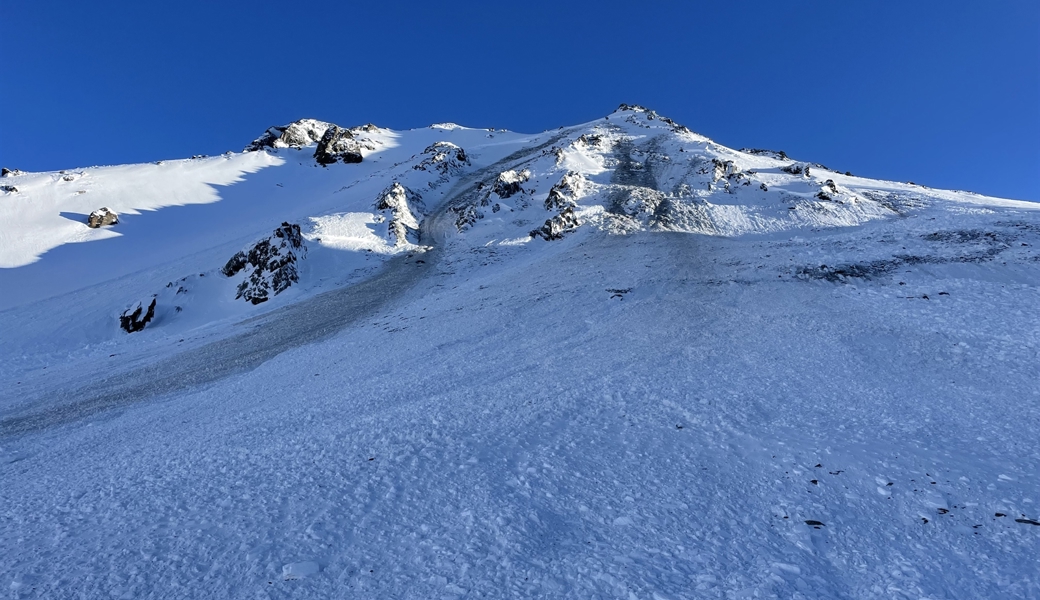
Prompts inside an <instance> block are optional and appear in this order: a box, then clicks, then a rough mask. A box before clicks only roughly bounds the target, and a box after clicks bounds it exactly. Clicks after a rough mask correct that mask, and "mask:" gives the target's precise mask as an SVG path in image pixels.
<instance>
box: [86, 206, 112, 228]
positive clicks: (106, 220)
mask: <svg viewBox="0 0 1040 600" xmlns="http://www.w3.org/2000/svg"><path fill="white" fill-rule="evenodd" d="M116 223H119V215H117V214H116V213H115V212H114V211H112V210H111V209H109V208H107V207H102V208H99V209H97V210H95V211H94V212H92V213H90V216H89V217H87V227H90V228H92V229H97V228H98V227H103V226H105V225H115V224H116Z"/></svg>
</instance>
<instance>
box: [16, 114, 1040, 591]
mask: <svg viewBox="0 0 1040 600" xmlns="http://www.w3.org/2000/svg"><path fill="white" fill-rule="evenodd" d="M331 127H334V125H333V124H330V123H325V122H322V121H313V120H305V121H301V122H297V123H296V124H290V125H287V126H284V127H277V128H272V129H270V130H268V132H267V133H266V134H264V135H263V136H261V137H260V138H258V139H257V141H256V142H254V143H253V144H252V145H250V146H249V151H246V152H243V153H237V154H236V153H229V154H227V155H223V156H219V157H212V158H195V159H190V160H185V161H172V160H171V161H166V162H164V163H163V164H144V165H128V166H120V167H97V168H86V169H72V170H69V171H67V172H63V173H32V174H15V175H8V176H5V177H4V179H3V183H4V185H5V186H9V187H11V188H16V190H17V191H4V192H2V193H0V216H3V217H4V220H3V221H2V225H0V265H2V266H3V267H5V268H3V269H0V288H2V289H3V294H2V295H0V339H2V340H3V342H4V343H3V344H2V345H0V522H2V524H3V526H2V527H0V555H2V556H3V557H4V561H3V563H2V566H0V595H5V596H7V597H12V598H79V597H89V598H95V597H132V598H145V597H154V598H199V597H205V598H245V597H257V596H260V597H271V598H301V597H314V598H327V597H359V598H434V597H436V598H471V597H472V598H483V597H490V598H505V597H573V598H597V597H604V598H614V597H618V598H675V599H678V598H701V597H705V598H714V597H725V598H828V599H829V598H1033V597H1037V596H1038V595H1040V571H1038V569H1037V566H1036V556H1038V555H1040V506H1038V503H1040V480H1038V473H1040V438H1038V436H1036V435H1035V432H1036V431H1037V430H1038V429H1040V417H1038V415H1040V410H1038V409H1040V383H1038V382H1040V316H1038V314H1037V310H1036V309H1037V307H1038V306H1040V287H1038V286H1040V205H1038V204H1036V203H1032V202H1025V201H1014V200H1003V199H995V198H988V197H984V196H980V195H977V194H972V193H968V192H952V191H943V190H933V189H930V188H926V187H923V186H919V185H914V184H909V183H898V182H886V181H877V180H871V179H866V178H861V177H856V176H854V175H852V174H851V173H848V172H838V171H831V170H829V169H827V168H826V167H824V166H822V165H818V164H815V163H812V162H806V161H800V160H795V159H792V158H790V157H788V156H787V155H786V154H784V153H782V152H779V151H767V150H752V149H746V150H744V151H737V150H732V149H729V148H725V147H723V146H720V145H718V144H716V143H714V142H712V141H711V140H709V139H707V138H705V137H703V136H700V135H698V134H695V133H693V132H691V131H690V130H688V129H687V128H685V127H683V126H682V125H679V124H676V123H674V122H672V121H670V120H668V119H666V118H663V117H661V116H660V115H657V114H656V113H653V112H652V111H649V110H647V109H644V108H641V107H632V106H624V105H623V106H622V107H621V108H620V109H619V110H618V111H616V112H614V113H612V114H610V115H608V116H607V117H605V118H603V119H600V120H597V121H594V122H591V123H586V124H583V125H579V126H575V127H570V128H563V129H560V130H552V131H547V132H544V133H541V134H536V135H526V134H517V133H512V132H506V131H500V130H485V129H468V128H465V127H460V126H458V125H454V124H439V125H434V126H431V127H428V128H423V129H417V130H411V131H400V132H395V131H390V130H387V129H382V128H378V127H375V126H371V125H369V126H364V127H356V128H351V129H342V128H340V129H337V130H336V131H339V132H340V137H341V138H343V139H347V140H348V141H350V142H351V143H350V144H349V145H350V148H351V149H352V150H351V152H353V149H359V152H360V155H361V157H362V158H361V162H350V163H347V164H345V163H344V162H343V161H339V162H334V163H331V164H327V165H325V166H323V165H322V164H321V163H320V162H319V160H317V158H316V156H315V154H316V149H317V144H318V143H319V142H320V141H321V139H322V137H323V136H325V134H326V132H327V131H329V130H330V128H331ZM343 132H349V135H347V134H346V133H343ZM351 160H353V158H352V159H351ZM69 175H71V176H72V179H71V180H69V179H67V176H69ZM5 189H7V188H5ZM80 190H83V191H84V193H79V192H80ZM101 207H107V208H109V209H111V210H112V211H114V212H115V213H116V214H118V217H119V219H118V223H114V224H111V225H105V226H103V227H101V228H98V229H90V228H88V227H87V225H86V221H87V215H88V214H89V213H90V212H92V211H94V210H97V209H99V208H101ZM283 223H284V225H283ZM297 226H298V227H299V230H298V231H299V232H300V239H299V240H296V239H295V237H294V238H293V240H294V241H293V243H294V244H297V243H298V244H299V248H297V247H296V246H293V252H294V260H293V261H292V268H293V272H292V274H293V276H294V279H293V280H292V281H291V282H290V283H291V284H286V285H284V286H283V285H282V284H283V283H285V282H286V281H288V280H287V279H285V278H284V277H282V276H280V275H279V276H278V277H280V279H278V281H279V282H280V283H279V284H278V285H275V283H273V282H274V280H275V279H276V278H277V277H275V276H274V275H271V277H270V282H269V283H268V284H267V285H268V288H267V289H268V292H269V293H267V295H266V296H265V298H264V300H263V301H262V302H259V303H257V304H255V305H254V304H253V303H251V302H246V301H244V300H243V299H242V298H236V294H239V291H240V285H241V283H242V281H243V277H245V276H246V275H243V273H245V271H242V272H239V271H235V270H234V269H231V271H235V272H234V275H233V276H228V275H227V271H228V270H227V269H225V266H226V265H227V264H228V263H229V260H231V259H233V257H235V256H236V253H238V252H240V251H241V252H243V254H242V256H246V255H247V254H248V250H249V249H250V248H253V247H256V245H257V244H258V243H259V244H263V242H264V240H273V239H274V238H273V237H271V236H272V231H273V230H276V229H279V230H283V231H287V232H291V233H293V235H295V232H296V231H297V229H295V228H296V227H297ZM286 235H288V234H286ZM276 241H277V240H276ZM268 245H270V243H269V244H268ZM304 250H305V252H304ZM283 254H284V253H283ZM276 258H277V260H274V259H269V258H268V257H267V255H266V254H263V260H264V261H270V260H274V263H277V264H274V263H271V264H272V265H273V266H274V267H278V266H281V265H282V264H283V263H285V262H286V261H285V260H284V256H283V255H282V254H279V255H278V256H277V257H276ZM236 264H237V263H236ZM264 264H265V265H266V264H267V262H265V263H264ZM242 268H243V269H245V268H246V267H245V266H243V267H242ZM249 269H254V270H256V272H257V273H260V275H258V276H257V277H256V278H255V279H257V281H263V282H268V275H267V274H266V272H263V269H262V268H261V266H256V265H252V264H250V266H249ZM247 270H248V269H247ZM249 272H250V273H253V271H249ZM250 276H251V275H250ZM276 290H277V291H276ZM251 297H252V296H251ZM153 300H154V302H155V311H154V318H152V319H151V320H149V321H148V322H147V323H146V324H145V325H144V327H143V329H141V330H140V331H135V332H134V333H129V334H128V333H126V332H125V331H124V330H123V329H121V328H120V316H121V315H122V314H124V311H127V310H128V309H133V308H134V307H137V306H141V307H145V306H148V305H149V303H150V302H151V301H153Z"/></svg>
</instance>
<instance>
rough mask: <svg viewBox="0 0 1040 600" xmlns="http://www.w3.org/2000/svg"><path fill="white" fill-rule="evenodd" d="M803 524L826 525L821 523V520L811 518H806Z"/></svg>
mask: <svg viewBox="0 0 1040 600" xmlns="http://www.w3.org/2000/svg"><path fill="white" fill-rule="evenodd" d="M805 524H806V525H812V526H813V527H826V525H824V524H823V523H822V522H820V521H814V520H812V519H807V520H806V521H805Z"/></svg>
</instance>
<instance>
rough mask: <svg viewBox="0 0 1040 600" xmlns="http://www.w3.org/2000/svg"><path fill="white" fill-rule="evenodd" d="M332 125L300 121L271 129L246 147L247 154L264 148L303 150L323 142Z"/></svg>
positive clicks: (306, 120) (313, 120) (323, 122)
mask: <svg viewBox="0 0 1040 600" xmlns="http://www.w3.org/2000/svg"><path fill="white" fill-rule="evenodd" d="M329 127H334V125H333V124H332V123H326V122H325V121H317V120H315V119H300V120H299V121H293V122H292V123H289V124H288V125H284V126H281V127H279V126H275V127H271V128H269V129H268V130H267V131H266V132H264V135H262V136H260V137H258V138H256V139H255V140H253V142H252V143H251V144H249V145H248V146H246V148H245V151H246V152H255V151H257V150H262V149H264V148H302V147H303V146H310V145H311V144H316V143H318V142H319V141H321V138H322V136H324V135H325V132H326V130H328V129H329Z"/></svg>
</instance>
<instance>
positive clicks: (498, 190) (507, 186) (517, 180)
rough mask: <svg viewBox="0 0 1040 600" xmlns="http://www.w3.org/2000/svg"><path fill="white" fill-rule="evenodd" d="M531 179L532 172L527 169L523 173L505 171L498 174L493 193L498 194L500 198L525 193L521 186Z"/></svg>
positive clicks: (492, 188) (492, 189)
mask: <svg viewBox="0 0 1040 600" xmlns="http://www.w3.org/2000/svg"><path fill="white" fill-rule="evenodd" d="M529 179H531V172H530V171H528V170H527V169H524V170H523V171H503V172H501V173H499V174H498V178H497V179H495V183H494V185H493V186H492V187H491V191H492V192H494V193H495V194H498V197H499V198H502V199H505V198H509V197H510V196H513V195H515V194H519V193H520V192H522V191H524V190H523V188H522V187H520V184H522V183H524V182H526V181H527V180H529Z"/></svg>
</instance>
